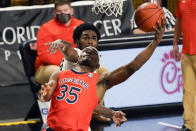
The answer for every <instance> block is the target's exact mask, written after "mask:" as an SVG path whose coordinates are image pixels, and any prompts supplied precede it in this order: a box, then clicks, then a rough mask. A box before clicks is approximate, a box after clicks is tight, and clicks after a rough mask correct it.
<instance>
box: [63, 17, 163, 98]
mask: <svg viewBox="0 0 196 131" xmlns="http://www.w3.org/2000/svg"><path fill="white" fill-rule="evenodd" d="M165 23H166V22H165V19H162V25H160V24H159V23H157V28H154V30H155V38H154V40H153V41H152V42H151V43H150V44H149V45H148V46H147V47H146V48H145V49H144V50H143V51H142V52H140V53H139V54H138V55H137V56H136V58H135V59H134V60H132V61H131V62H130V63H128V64H127V65H124V66H121V67H119V68H118V69H116V70H114V71H112V72H107V73H104V74H102V75H100V76H99V81H98V82H97V92H99V93H98V94H97V96H98V99H99V100H101V99H102V98H103V96H104V94H105V92H106V90H107V89H110V88H111V87H113V86H115V85H117V84H120V83H122V82H124V81H125V80H127V79H128V78H129V77H130V76H131V75H132V74H134V73H135V72H136V71H137V70H139V69H140V68H141V67H142V66H143V65H144V64H145V63H146V61H147V60H148V59H149V58H150V57H151V56H152V54H153V52H154V50H155V48H156V47H157V46H158V45H159V43H160V41H161V39H162V36H163V34H164V30H165ZM64 45H65V46H64V47H63V49H62V48H61V49H62V50H64V54H66V50H69V52H67V53H68V54H67V56H68V57H70V58H71V59H73V58H72V57H73V56H74V57H75V55H70V54H75V53H74V52H76V51H75V50H74V49H73V47H71V46H70V45H69V44H64ZM71 52H72V53H71ZM92 61H93V62H95V60H92ZM88 71H91V72H93V69H91V70H88Z"/></svg>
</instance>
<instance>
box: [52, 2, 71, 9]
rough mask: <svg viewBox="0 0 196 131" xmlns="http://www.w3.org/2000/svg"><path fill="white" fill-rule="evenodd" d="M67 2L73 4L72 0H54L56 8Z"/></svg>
mask: <svg viewBox="0 0 196 131" xmlns="http://www.w3.org/2000/svg"><path fill="white" fill-rule="evenodd" d="M65 4H68V5H70V6H71V0H55V1H54V8H55V9H56V7H57V6H59V5H65Z"/></svg>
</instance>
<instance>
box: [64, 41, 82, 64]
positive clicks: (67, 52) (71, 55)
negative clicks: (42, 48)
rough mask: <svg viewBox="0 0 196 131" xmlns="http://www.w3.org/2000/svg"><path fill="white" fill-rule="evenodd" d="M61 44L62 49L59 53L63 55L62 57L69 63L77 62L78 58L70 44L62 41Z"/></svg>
mask: <svg viewBox="0 0 196 131" xmlns="http://www.w3.org/2000/svg"><path fill="white" fill-rule="evenodd" d="M62 42H63V43H64V47H63V48H62V50H61V52H62V53H63V54H64V57H65V58H66V59H67V60H68V61H70V62H74V63H75V62H77V61H78V57H79V56H78V53H77V51H76V50H75V49H74V48H73V47H72V45H71V44H70V43H68V42H66V41H63V40H62Z"/></svg>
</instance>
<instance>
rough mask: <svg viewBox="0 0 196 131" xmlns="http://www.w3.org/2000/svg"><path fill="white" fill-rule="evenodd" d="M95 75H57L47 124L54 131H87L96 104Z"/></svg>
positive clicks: (66, 73) (73, 72)
mask: <svg viewBox="0 0 196 131" xmlns="http://www.w3.org/2000/svg"><path fill="white" fill-rule="evenodd" d="M97 80H98V75H97V74H96V73H87V72H83V73H81V72H75V71H73V70H68V71H62V72H60V73H59V77H58V86H57V89H56V91H55V93H54V95H53V96H52V99H51V106H50V111H49V114H48V118H47V123H48V125H49V127H50V128H52V129H53V130H55V131H88V127H89V125H90V121H91V117H92V113H93V110H94V109H95V107H96V106H97V104H98V98H97V94H96V83H97Z"/></svg>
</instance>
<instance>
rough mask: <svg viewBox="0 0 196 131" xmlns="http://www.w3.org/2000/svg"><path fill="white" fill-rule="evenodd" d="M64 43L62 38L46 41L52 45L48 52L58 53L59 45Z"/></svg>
mask: <svg viewBox="0 0 196 131" xmlns="http://www.w3.org/2000/svg"><path fill="white" fill-rule="evenodd" d="M62 44H63V43H62V42H61V39H58V40H55V41H52V42H49V43H46V44H45V45H50V47H49V48H48V50H47V51H48V52H50V54H54V53H56V51H57V50H58V48H59V47H58V45H62Z"/></svg>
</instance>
